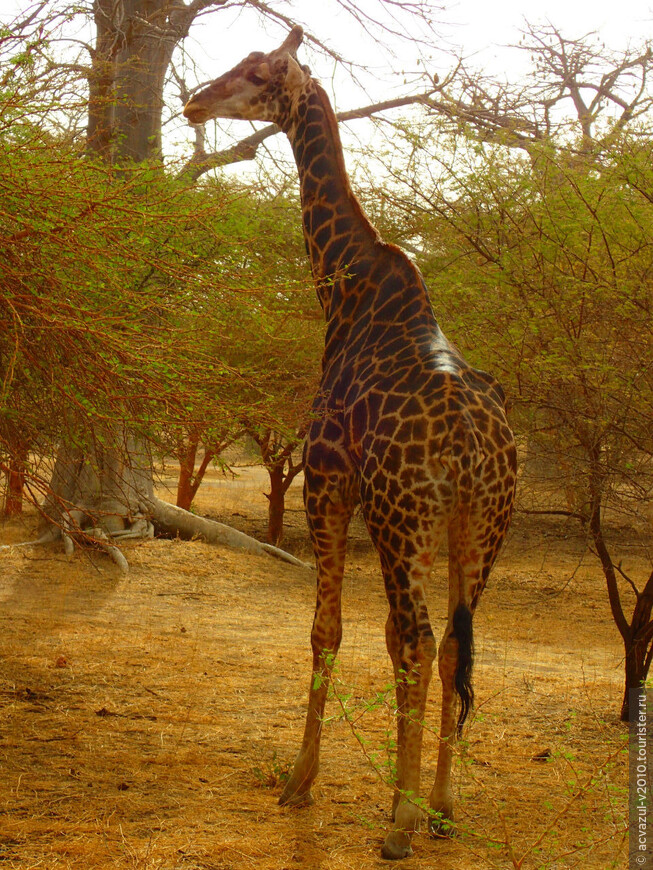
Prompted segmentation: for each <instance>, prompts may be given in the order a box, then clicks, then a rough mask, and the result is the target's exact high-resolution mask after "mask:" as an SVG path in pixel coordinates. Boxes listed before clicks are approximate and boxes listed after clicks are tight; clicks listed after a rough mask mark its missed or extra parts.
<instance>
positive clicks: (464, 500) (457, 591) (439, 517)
mask: <svg viewBox="0 0 653 870" xmlns="http://www.w3.org/2000/svg"><path fill="white" fill-rule="evenodd" d="M302 38H303V31H302V29H301V28H300V27H295V28H293V29H292V30H291V32H290V34H289V35H288V37H287V38H286V39H285V41H284V42H283V44H282V45H281V46H280V47H279V48H278V49H275V50H273V51H271V52H269V53H267V54H263V53H261V52H253V53H252V54H250V55H248V57H246V58H245V59H244V60H242V61H241V62H240V63H239V64H237V65H236V66H235V67H234V68H233V69H232V70H231V71H229V72H227V73H225V74H224V75H222V76H221V77H220V78H218V79H216V80H215V81H213V82H212V84H210V85H208V86H207V87H206V88H204V89H203V90H201V91H199V92H198V93H197V94H196V95H195V96H193V97H192V98H191V99H190V101H189V102H188V103H187V105H186V106H185V108H184V115H185V116H186V118H188V120H189V121H190V122H191V123H194V124H201V123H204V122H205V121H207V120H209V119H210V118H217V117H220V118H236V119H249V120H261V121H271V122H274V123H275V124H277V125H278V126H279V127H280V128H281V130H283V131H284V132H285V133H286V134H287V136H288V138H289V140H290V143H291V146H292V149H293V152H294V156H295V159H296V162H297V168H298V172H299V180H300V195H301V206H302V220H303V230H304V239H305V242H306V248H307V252H308V256H309V259H310V264H311V269H312V273H313V277H314V279H315V282H316V288H317V295H318V298H319V301H320V303H321V305H322V308H323V311H324V316H325V320H326V335H325V344H324V353H323V358H322V376H321V385H320V388H319V391H318V394H317V396H316V398H315V401H314V404H313V417H312V422H311V425H310V429H309V432H308V435H307V438H306V442H305V447H304V458H305V471H304V474H305V482H304V504H305V508H306V517H307V521H308V526H309V531H310V535H311V540H312V543H313V549H314V553H315V559H316V567H317V601H316V608H315V616H314V621H313V627H312V631H311V647H312V653H313V672H312V675H311V682H310V688H309V697H308V711H307V715H306V722H305V729H304V736H303V740H302V744H301V748H300V751H299V754H298V756H297V760H296V762H295V765H294V768H293V771H292V774H291V776H290V778H289V780H288V782H287V784H286V786H285V788H284V790H283V793H282V795H281V798H280V800H279V803H280V804H281V805H290V806H296V805H302V804H310V803H312V801H313V798H312V795H311V786H312V783H313V781H314V780H315V777H316V776H317V773H318V767H319V747H320V737H321V732H322V722H323V715H324V707H325V701H326V696H327V688H328V684H329V679H330V674H331V669H332V667H333V662H334V659H335V656H336V653H337V651H338V648H339V645H340V641H341V636H342V623H341V588H342V579H343V571H344V563H345V547H346V538H347V529H348V525H349V521H350V518H351V516H352V511H353V510H354V508H355V506H356V505H357V503H360V505H361V510H362V514H363V516H364V518H365V522H366V524H367V528H368V531H369V534H370V536H371V539H372V541H373V543H374V546H375V548H376V550H377V552H378V555H379V558H380V562H381V570H382V574H383V578H384V582H385V589H386V594H387V599H388V604H389V615H388V618H387V622H386V626H385V634H386V644H387V648H388V652H389V655H390V658H391V661H392V666H393V670H394V674H395V683H396V696H397V759H396V784H395V792H394V796H393V803H392V818H393V824H392V827H391V829H390V831H389V832H388V835H387V837H386V839H385V843H384V845H383V848H382V856H383V857H384V858H387V859H398V858H404V857H406V856H408V855H410V854H412V847H411V840H412V835H413V833H414V832H415V831H416V830H418V829H419V825H420V821H421V818H422V816H423V811H422V810H421V809H420V808H419V806H418V804H417V800H416V799H417V797H418V795H419V790H420V761H421V751H422V731H423V720H424V711H425V704H426V697H427V691H428V686H429V682H430V679H431V673H432V668H433V663H434V661H435V659H436V656H437V664H438V671H439V676H440V680H441V683H442V709H441V723H440V739H439V747H438V761H437V768H436V777H435V783H434V785H433V788H432V790H431V793H430V798H429V805H430V809H431V810H432V813H430V814H429V817H430V820H431V821H430V826H431V829H432V830H434V831H437V830H445V829H447V827H448V821H447V820H449V821H450V820H453V794H452V789H451V783H450V779H451V764H452V757H453V752H454V745H455V740H456V737H457V735H459V733H460V730H461V728H462V725H463V722H464V721H465V717H466V716H467V713H468V712H469V709H470V706H471V704H472V701H473V692H472V686H471V669H472V658H473V644H472V615H473V612H474V610H475V608H476V605H477V603H478V599H479V596H480V594H481V592H482V590H483V588H484V586H485V584H486V581H487V578H488V575H489V573H490V569H491V567H492V565H493V563H494V561H495V558H496V556H497V553H498V551H499V548H500V546H501V543H502V541H503V539H504V537H505V534H506V531H507V528H508V524H509V521H510V515H511V512H512V505H513V499H514V489H515V480H516V451H515V445H514V440H513V436H512V432H511V430H510V428H509V426H508V423H507V420H506V415H505V409H504V394H503V390H502V389H501V387H500V385H499V384H498V383H497V381H496V380H495V379H494V378H493V377H491V376H490V375H488V374H486V373H485V372H482V371H479V370H477V369H474V368H472V367H471V366H470V365H469V364H468V363H467V362H466V361H465V360H464V359H463V357H462V356H461V354H460V353H459V352H458V351H457V350H456V349H455V348H454V347H453V346H452V345H451V344H450V343H449V341H448V340H447V339H446V338H445V336H444V334H443V333H442V331H441V330H440V327H439V326H438V323H437V321H436V319H435V315H434V313H433V310H432V307H431V304H430V301H429V296H428V293H427V290H426V287H425V284H424V280H423V278H422V276H421V274H420V272H419V270H418V269H417V268H416V266H415V265H414V264H413V263H412V262H411V260H410V259H409V258H408V257H407V256H406V255H405V254H404V252H403V251H402V250H401V249H400V248H398V247H396V246H395V245H392V244H388V243H386V242H384V241H383V240H382V239H381V237H380V235H379V233H378V231H377V230H376V229H375V227H374V226H373V225H372V224H371V223H370V221H369V220H368V218H367V216H366V215H365V213H364V212H363V209H362V207H361V205H360V203H359V202H358V200H357V199H356V197H355V196H354V194H353V192H352V189H351V187H350V183H349V180H348V176H347V172H346V169H345V164H344V157H343V150H342V145H341V142H340V138H339V133H338V126H337V121H336V118H335V114H334V112H333V109H332V107H331V105H330V102H329V99H328V96H327V94H326V92H325V91H324V90H323V88H322V87H321V85H320V84H319V83H318V81H316V80H315V79H314V78H312V77H311V74H310V70H309V69H308V67H306V66H303V65H301V64H300V63H299V61H298V60H297V49H298V48H299V45H300V44H301V42H302ZM445 534H446V535H447V537H448V546H449V603H448V615H447V625H446V629H445V631H444V635H443V638H442V641H441V642H440V644H439V647H438V646H437V645H436V642H435V639H434V636H433V631H432V628H431V624H430V622H429V615H428V610H427V603H426V586H427V583H428V581H429V576H430V573H431V568H432V565H433V560H434V558H435V555H436V552H437V549H438V545H439V544H440V542H441V541H442V539H443V538H444V536H445Z"/></svg>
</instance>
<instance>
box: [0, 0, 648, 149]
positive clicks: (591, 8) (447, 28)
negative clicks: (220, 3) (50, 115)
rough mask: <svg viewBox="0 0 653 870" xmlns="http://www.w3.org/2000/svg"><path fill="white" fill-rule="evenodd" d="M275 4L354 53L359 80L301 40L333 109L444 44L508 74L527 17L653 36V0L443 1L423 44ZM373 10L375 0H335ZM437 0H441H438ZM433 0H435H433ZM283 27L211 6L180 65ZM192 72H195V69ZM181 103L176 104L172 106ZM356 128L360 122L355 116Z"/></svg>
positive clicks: (325, 9) (227, 55)
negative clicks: (381, 38) (380, 40)
mask: <svg viewBox="0 0 653 870" xmlns="http://www.w3.org/2000/svg"><path fill="white" fill-rule="evenodd" d="M268 2H269V3H270V5H271V6H272V7H273V8H274V9H277V10H278V11H279V12H280V13H282V14H285V15H288V16H290V17H293V18H295V19H297V20H298V21H300V22H301V23H303V24H304V25H305V27H306V29H307V31H309V32H312V33H314V34H315V35H316V36H318V37H319V38H320V39H322V40H323V41H324V42H326V43H327V44H328V45H329V46H330V47H331V48H332V49H334V50H335V51H337V52H339V53H340V54H341V55H342V56H344V57H345V58H347V59H351V60H354V61H357V62H358V63H359V64H360V67H359V68H358V70H357V71H356V77H357V79H358V84H355V83H354V81H353V79H352V77H351V75H349V73H348V72H347V70H346V69H345V68H338V67H337V66H336V65H334V62H333V61H332V60H331V59H330V58H328V57H326V56H325V55H324V54H323V53H318V52H316V51H314V50H311V47H310V44H309V43H308V40H306V41H305V45H304V47H303V48H302V49H301V55H300V56H301V59H302V60H303V61H304V62H308V63H309V64H310V66H311V69H312V71H313V74H314V75H316V76H317V77H318V78H320V79H321V81H322V83H323V84H324V85H325V87H326V89H327V91H328V92H329V93H330V95H331V98H332V100H333V102H334V104H335V106H336V108H337V109H338V110H346V109H350V108H355V107H358V106H362V105H366V104H367V103H370V102H376V101H379V100H384V99H391V98H393V97H396V96H400V95H402V94H406V93H410V92H415V91H416V90H422V89H423V85H420V86H413V87H411V82H412V81H414V80H415V76H416V74H417V73H418V72H419V70H420V69H422V68H423V67H421V66H420V65H418V57H419V55H420V54H421V55H422V62H426V63H427V64H428V65H429V69H430V70H431V71H432V72H437V73H438V74H439V76H440V79H441V80H442V78H443V77H444V76H446V73H447V71H448V70H450V69H451V66H452V63H453V60H452V52H455V51H456V50H458V51H459V52H460V53H462V54H463V55H464V56H465V57H466V58H467V59H468V62H469V64H470V65H471V66H472V67H475V68H478V69H481V70H483V71H484V72H485V73H489V74H494V75H496V76H499V77H505V78H506V79H508V80H511V81H512V82H515V81H516V80H518V79H519V78H520V77H522V76H523V74H524V73H525V70H526V68H527V64H528V56H527V53H526V52H523V51H518V50H516V49H514V48H513V49H510V48H509V46H510V45H511V44H512V45H514V44H515V43H516V42H518V40H519V36H520V29H521V28H523V27H524V24H525V20H526V17H527V18H528V21H530V22H531V23H542V22H547V21H548V22H550V23H552V24H553V25H555V26H556V27H558V28H559V29H560V30H561V31H562V32H563V34H564V35H565V36H567V37H571V38H577V37H581V36H584V35H585V34H587V33H590V32H592V31H596V32H597V33H598V35H599V37H600V38H601V39H602V40H603V41H604V42H605V43H606V45H608V46H609V47H610V48H612V49H615V50H616V49H622V48H625V47H626V46H627V45H628V44H629V43H633V44H637V43H641V42H642V41H643V40H644V39H645V38H649V39H653V0H621V2H618V0H528V2H524V0H457V2H451V3H449V4H447V6H446V8H445V9H444V10H443V11H440V10H438V9H435V11H434V21H435V32H436V34H437V36H436V39H435V40H433V39H432V37H431V42H430V45H429V47H428V48H426V47H424V46H422V47H421V48H420V47H419V46H418V45H417V44H416V43H414V42H411V40H410V39H403V40H402V39H400V38H397V39H394V40H388V39H387V38H386V39H385V45H378V44H377V43H376V42H375V41H374V39H373V38H371V37H370V35H369V34H367V33H365V32H364V31H361V30H360V28H357V27H355V26H352V23H351V19H350V18H349V17H348V15H347V14H345V13H344V12H342V11H340V12H338V8H339V7H338V5H337V3H336V0H293V2H291V0H268ZM341 2H343V3H346V2H350V3H351V4H352V5H356V6H358V7H362V8H367V9H369V10H371V11H373V12H374V14H376V15H378V14H379V8H380V7H379V3H378V0H341ZM27 6H28V4H27V3H26V2H25V0H0V16H1V17H2V18H3V19H5V20H7V19H11V18H12V17H13V15H15V14H16V13H17V12H20V11H21V10H24V9H26V8H27ZM438 6H439V4H438ZM434 7H435V0H434ZM286 32H287V28H286V27H285V26H283V25H281V24H279V25H275V24H270V23H269V22H268V23H267V24H265V25H263V23H262V22H261V20H260V19H259V18H258V17H257V16H256V14H255V13H253V12H252V11H251V9H249V10H245V11H243V10H242V9H238V8H233V9H219V10H215V11H213V12H212V13H211V12H209V13H207V14H205V15H204V16H202V17H201V18H200V19H199V20H198V21H197V22H196V24H195V25H194V26H193V28H192V29H191V33H190V36H189V38H188V39H187V40H186V45H185V49H186V52H187V54H188V55H189V57H190V58H192V60H193V62H196V63H197V70H193V69H191V68H190V67H189V68H188V70H187V74H188V84H189V85H191V86H192V85H195V84H197V83H198V82H200V83H202V82H206V81H208V80H209V79H210V78H214V77H216V76H218V75H220V74H221V73H223V72H225V71H226V70H228V69H230V68H231V67H232V66H233V65H234V64H235V63H237V62H238V61H239V60H240V59H241V58H242V57H243V56H245V55H246V54H248V53H249V52H250V51H253V50H261V51H268V50H270V49H271V48H274V47H276V46H277V45H279V44H280V42H281V41H282V39H283V38H284V36H285V34H286ZM195 76H196V77H195ZM179 109H181V106H179ZM244 123H245V122H234V124H233V127H232V126H231V125H229V124H227V125H225V126H224V128H223V129H222V130H221V131H219V132H218V134H217V135H218V138H217V140H216V141H215V143H214V144H216V146H217V147H226V145H227V144H231V143H233V141H235V140H236V139H238V138H242V136H244V135H247V134H248V132H250V130H251V127H249V126H246V127H244V126H243V124H244ZM348 126H350V127H351V128H352V129H353V128H354V126H357V127H358V128H359V129H361V130H362V129H364V127H365V125H364V123H362V122H353V123H352V124H351V125H348ZM170 129H171V136H172V139H171V141H172V147H173V149H175V150H178V149H181V150H187V149H188V148H189V147H190V145H189V138H190V136H189V135H188V131H187V128H186V127H185V125H184V124H183V123H182V122H181V120H178V121H177V122H176V123H173V124H172V125H171V128H170Z"/></svg>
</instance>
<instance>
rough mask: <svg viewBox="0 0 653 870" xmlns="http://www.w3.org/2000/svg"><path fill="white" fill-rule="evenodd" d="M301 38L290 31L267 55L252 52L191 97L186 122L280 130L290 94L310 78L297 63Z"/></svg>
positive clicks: (301, 33) (300, 33)
mask: <svg viewBox="0 0 653 870" xmlns="http://www.w3.org/2000/svg"><path fill="white" fill-rule="evenodd" d="M303 36H304V31H303V30H302V28H301V27H293V29H292V30H291V31H290V33H289V34H288V36H287V37H286V39H285V40H284V42H283V44H282V45H281V46H280V47H279V48H277V49H275V50H274V51H271V52H269V53H268V54H263V53H262V52H260V51H254V52H252V53H251V54H250V55H248V56H247V57H246V58H245V59H244V60H241V62H240V63H239V64H236V66H235V67H234V68H233V69H231V70H229V72H227V73H225V74H224V75H221V76H220V78H218V79H216V80H215V81H214V82H212V83H211V84H210V85H209V86H208V87H206V88H204V90H202V91H199V92H198V93H197V94H195V96H193V97H191V99H190V100H189V101H188V103H187V104H186V106H185V107H184V115H185V116H186V118H188V120H189V121H190V122H191V123H193V124H203V123H204V122H205V121H208V120H210V119H211V118H236V119H240V120H249V121H272V122H273V123H275V124H278V125H279V126H280V127H284V126H285V125H284V119H285V118H287V117H288V113H289V109H290V106H291V104H292V101H293V94H296V93H299V92H300V91H301V89H302V86H303V85H304V83H305V81H306V80H307V79H308V78H310V71H309V69H308V67H305V66H301V65H300V64H299V63H298V61H297V49H298V48H299V46H300V44H301V41H302V38H303Z"/></svg>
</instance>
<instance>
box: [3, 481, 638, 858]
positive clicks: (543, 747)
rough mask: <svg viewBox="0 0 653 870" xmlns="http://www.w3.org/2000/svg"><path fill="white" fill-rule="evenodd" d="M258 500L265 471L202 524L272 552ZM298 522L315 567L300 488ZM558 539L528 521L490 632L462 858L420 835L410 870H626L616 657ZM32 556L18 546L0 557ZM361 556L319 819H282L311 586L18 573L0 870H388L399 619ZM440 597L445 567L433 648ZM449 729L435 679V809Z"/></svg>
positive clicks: (10, 606)
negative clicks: (390, 625)
mask: <svg viewBox="0 0 653 870" xmlns="http://www.w3.org/2000/svg"><path fill="white" fill-rule="evenodd" d="M260 484H261V480H260V477H259V476H258V472H255V471H248V472H246V473H244V474H243V475H241V477H240V478H239V479H238V480H237V481H235V482H231V483H229V482H225V481H218V480H217V478H216V479H215V480H214V481H213V482H212V484H211V485H209V486H208V487H203V488H202V491H201V493H200V498H199V500H198V508H199V509H200V510H201V511H207V512H211V513H212V514H213V515H214V516H217V517H218V518H220V519H221V520H223V521H225V522H233V523H234V524H240V527H241V528H243V529H244V530H246V531H250V532H251V531H258V532H259V533H260V531H261V529H262V528H263V527H264V515H263V510H264V502H263V500H262V499H261V498H260V495H258V493H260ZM290 507H291V508H292V511H291V513H290V514H289V515H288V535H287V546H289V548H291V549H292V550H293V551H294V552H295V553H296V554H297V555H300V556H304V557H306V556H307V555H308V543H307V541H306V535H305V532H304V530H303V518H302V516H301V514H300V513H299V512H298V508H299V495H298V490H297V489H296V490H295V491H294V494H293V496H292V498H291V500H290ZM234 513H235V514H240V516H233V514H234ZM545 531H546V536H544V535H543V530H542V528H541V527H538V528H535V527H534V526H532V525H528V524H527V523H524V522H523V521H521V522H520V521H519V519H518V520H517V522H516V524H515V528H514V531H513V533H512V535H511V538H510V541H509V543H508V546H507V548H506V550H505V552H504V554H503V556H502V557H501V561H500V564H499V565H498V566H497V568H496V570H495V573H494V576H493V578H492V581H491V585H490V587H489V588H488V590H487V591H486V593H485V595H484V598H483V601H482V603H481V606H480V610H479V613H478V615H477V619H476V622H475V630H476V639H477V643H476V655H477V658H476V671H475V685H476V711H475V715H474V717H473V718H472V721H471V723H470V724H469V726H468V727H467V729H466V732H465V742H464V744H463V746H462V747H461V751H460V758H459V760H458V763H457V764H456V771H455V776H456V781H455V788H456V792H457V796H458V797H457V801H458V802H457V810H458V823H459V833H458V836H457V837H456V838H455V839H454V840H440V841H436V840H432V839H430V838H429V837H428V836H426V835H425V834H420V835H417V836H416V838H415V843H414V846H415V856H414V857H413V858H411V859H408V860H407V861H405V862H403V863H402V865H401V866H402V868H405V870H417V868H427V867H428V868H433V867H438V868H442V870H467V868H474V870H482V868H490V867H499V868H510V867H512V868H514V867H518V866H522V867H523V868H538V867H542V868H548V870H564V868H572V867H583V868H584V870H588V868H589V870H594V868H595V870H607V868H610V867H615V868H623V867H625V865H626V858H625V854H626V850H625V846H626V836H625V829H626V794H627V792H626V756H625V753H624V751H623V750H624V746H625V744H624V737H625V728H624V726H622V725H621V724H620V723H619V722H618V721H617V710H618V708H619V699H620V693H621V680H622V668H621V665H620V655H621V653H620V646H619V642H618V636H617V634H616V630H615V628H614V626H613V624H612V620H611V617H610V614H609V610H608V605H607V601H606V596H605V592H604V588H603V585H602V582H601V579H600V574H599V572H598V570H597V568H596V566H595V565H594V564H593V563H592V561H591V557H590V556H583V544H582V541H580V540H578V539H576V538H574V537H572V536H570V533H569V531H568V530H567V529H565V528H564V526H562V525H560V524H558V525H552V526H549V527H547V529H546V530H545ZM25 534H26V532H25V531H24V530H21V529H19V528H18V527H16V526H11V527H6V528H5V529H4V530H2V529H0V538H2V539H3V540H2V541H1V542H4V541H7V540H17V539H18V538H19V537H20V538H24V537H25ZM350 551H351V552H350V559H349V564H348V569H347V574H346V578H345V596H344V599H345V601H344V607H345V613H344V617H345V625H344V641H343V647H342V651H341V655H340V657H339V662H340V663H339V667H338V682H337V685H336V692H337V695H338V697H339V698H340V700H338V698H334V699H333V700H332V701H331V702H330V705H329V708H328V713H329V716H330V717H331V718H330V719H329V721H328V722H327V723H326V724H325V737H324V755H323V765H322V771H321V774H320V778H319V780H318V785H317V788H316V790H315V796H316V804H315V805H314V806H313V807H311V808H309V809H302V810H281V809H279V808H278V807H277V805H276V800H277V795H278V793H279V792H280V785H279V778H280V777H281V776H283V774H284V772H285V771H286V770H287V768H288V766H289V765H290V763H291V762H292V760H293V757H294V754H295V751H296V749H297V747H298V744H299V739H300V736H301V730H302V724H303V715H304V704H305V695H306V690H307V688H308V681H309V670H310V652H309V632H310V625H311V620H312V609H313V604H314V577H313V576H311V575H310V574H309V573H307V572H305V571H302V570H301V569H298V568H295V567H293V566H290V565H286V564H283V563H279V562H277V561H274V560H272V559H268V558H263V557H252V556H247V555H242V554H240V553H237V552H232V551H228V550H223V549H219V548H215V547H208V546H206V545H204V544H202V543H200V542H192V543H184V542H179V541H158V540H157V541H148V542H143V543H135V544H132V545H131V546H129V548H128V550H127V555H128V558H129V561H130V564H131V573H130V575H129V577H127V578H124V577H120V576H119V575H118V573H117V570H116V568H115V566H114V565H112V564H111V563H110V562H109V561H108V560H107V559H106V557H102V556H97V557H96V558H93V559H92V560H90V559H88V558H87V557H85V556H82V555H76V556H75V557H74V559H73V560H72V561H70V562H69V561H67V560H66V558H65V556H64V555H63V553H62V552H59V551H55V550H45V549H32V548H27V549H23V550H12V551H3V555H2V556H1V557H0V600H1V606H0V629H1V633H0V701H1V704H0V765H1V768H2V775H1V776H0V866H2V867H12V868H21V870H27V868H32V867H34V868H36V867H47V868H85V870H95V868H113V867H115V868H166V870H168V868H179V870H193V868H197V870H200V868H202V870H236V868H237V870H241V868H249V867H255V868H261V870H293V868H310V870H318V868H320V870H336V868H355V870H358V868H360V870H367V868H377V867H380V866H383V865H384V864H385V863H386V862H383V861H381V859H380V857H379V848H380V844H381V843H382V841H383V837H384V832H385V830H386V827H387V826H388V824H389V814H388V809H389V806H390V801H391V790H390V787H389V786H388V785H386V784H384V783H383V781H382V779H383V777H386V776H387V772H388V765H387V752H386V748H387V744H388V739H389V737H390V736H391V734H392V730H393V715H392V706H391V703H390V698H391V693H390V692H387V693H386V694H385V695H384V693H383V690H384V689H385V688H387V686H388V685H389V682H390V667H389V661H388V659H387V654H386V652H385V647H384V633H383V626H384V621H385V617H386V604H385V598H384V594H383V590H382V586H381V579H380V574H379V571H378V570H377V567H376V559H375V557H374V556H373V554H372V553H371V552H370V549H369V546H368V544H367V542H366V537H365V531H364V529H363V528H362V525H361V524H360V521H355V522H354V528H353V530H352V541H351V547H350ZM572 575H573V576H572ZM443 577H444V560H443V559H441V560H440V563H439V565H438V569H437V571H436V574H435V576H434V579H433V594H432V599H431V607H430V609H431V614H432V618H433V623H434V628H435V631H436V635H439V634H441V632H442V628H443V625H444V619H443V616H444V613H445V609H446V608H445V594H446V589H445V583H444V581H443ZM375 697H376V701H374V699H375ZM343 705H344V706H345V708H346V709H347V710H348V711H349V714H350V717H351V718H353V719H354V720H355V724H354V725H353V726H352V725H351V724H349V723H348V722H346V721H344V717H343V715H342V708H343ZM438 710H439V686H438V684H437V680H434V683H433V686H432V691H431V702H430V707H429V711H428V723H427V724H428V726H429V730H428V732H427V734H426V748H425V755H424V789H425V790H427V789H428V788H430V784H431V782H432V778H433V774H434V766H435V758H436V750H437V725H438ZM360 741H362V742H363V743H364V748H362V747H361V742H360ZM536 756H543V757H544V760H541V759H540V760H538V759H537V758H536ZM371 761H374V763H375V765H376V767H375V766H374V765H373V764H372V763H371ZM524 856H525V857H524ZM522 859H523V861H522V864H521V865H520V864H519V861H520V860H522Z"/></svg>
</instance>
